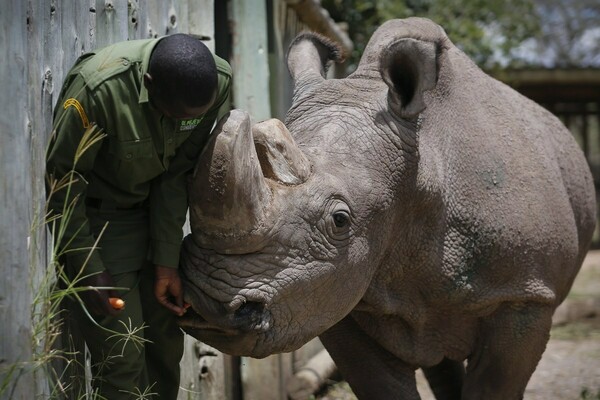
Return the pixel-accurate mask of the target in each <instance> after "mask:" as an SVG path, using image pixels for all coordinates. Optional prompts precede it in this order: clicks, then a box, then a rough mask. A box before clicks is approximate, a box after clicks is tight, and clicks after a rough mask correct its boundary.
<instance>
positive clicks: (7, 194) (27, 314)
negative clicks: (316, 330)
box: [0, 0, 320, 400]
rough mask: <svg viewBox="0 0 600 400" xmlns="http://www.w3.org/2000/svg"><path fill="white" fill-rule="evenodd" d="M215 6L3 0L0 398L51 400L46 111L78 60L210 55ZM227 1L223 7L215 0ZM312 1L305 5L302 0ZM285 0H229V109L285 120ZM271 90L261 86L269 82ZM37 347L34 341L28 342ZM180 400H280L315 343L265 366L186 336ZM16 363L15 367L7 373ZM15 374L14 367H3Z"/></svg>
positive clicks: (132, 0) (291, 29)
mask: <svg viewBox="0 0 600 400" xmlns="http://www.w3.org/2000/svg"><path fill="white" fill-rule="evenodd" d="M214 1H215V0H77V1H70V0H4V1H3V2H2V7H1V8H0V60H2V61H0V62H1V63H2V68H1V69H0V88H2V93H3V96H2V97H0V105H1V107H0V110H1V112H0V135H1V136H0V170H1V171H2V173H0V199H1V201H0V224H1V225H0V228H1V231H2V234H0V260H2V263H0V273H1V274H2V277H1V279H0V337H1V342H0V398H2V399H32V398H36V396H37V398H54V397H53V396H51V395H50V394H49V392H50V389H51V385H49V384H48V382H47V379H46V377H45V376H44V374H43V373H40V371H41V370H39V369H38V370H36V369H35V368H33V367H34V366H33V365H32V364H31V362H30V361H31V359H32V349H33V348H35V346H36V344H34V343H33V342H34V339H36V338H37V337H36V338H34V337H32V313H35V310H32V306H31V305H32V301H33V298H34V296H35V295H36V294H37V293H39V292H40V285H41V281H42V280H43V279H44V277H45V276H46V274H45V273H46V271H47V270H48V267H49V266H48V260H47V254H48V248H49V243H48V240H47V239H48V238H47V236H46V231H45V228H44V226H43V223H42V221H43V218H44V204H45V191H44V164H45V162H44V158H45V151H46V143H47V141H48V139H49V135H50V133H51V123H52V110H53V107H54V106H55V104H56V101H57V96H58V93H59V91H60V88H61V84H62V81H63V78H64V76H65V74H66V73H67V72H68V70H69V68H70V67H71V66H72V64H73V63H74V61H75V60H76V58H77V57H78V56H79V55H81V54H83V53H85V52H87V51H90V50H92V49H94V48H97V47H102V46H104V45H107V44H110V43H114V42H117V41H121V40H128V39H141V38H149V37H157V36H162V35H165V34H172V33H176V32H183V33H191V34H195V35H198V36H201V37H204V39H205V43H206V44H207V45H208V46H209V48H211V50H213V51H214V50H215V41H214V37H215V34H214V32H215V18H214ZM217 1H226V0H217ZM311 1H312V0H311ZM287 2H288V0H285V1H283V0H228V3H227V5H228V7H227V9H228V12H227V14H228V16H229V17H228V18H229V20H227V21H219V23H220V24H231V26H234V27H236V28H235V29H234V31H233V32H232V40H231V42H232V43H231V47H232V48H231V60H230V61H231V64H232V67H233V68H234V101H233V103H234V106H235V107H237V108H243V109H246V110H248V111H250V112H251V114H252V115H253V117H254V118H255V119H257V120H261V119H266V118H269V117H271V116H276V117H279V118H283V117H284V115H285V112H286V111H287V107H288V106H289V101H290V97H291V84H290V81H289V74H288V72H287V68H286V67H285V64H284V61H283V59H284V54H285V51H286V49H287V46H288V44H289V42H290V40H291V39H292V38H293V37H294V36H295V35H296V33H298V32H299V31H300V30H301V29H303V28H304V26H303V25H302V24H301V23H300V22H299V20H298V18H297V17H296V15H295V14H294V12H293V11H291V9H290V8H289V7H288V4H287ZM269 82H270V85H269ZM37 345H38V346H40V345H43V343H37ZM185 345H186V352H185V355H184V359H183V360H182V381H181V386H182V389H181V390H180V394H179V399H209V400H213V399H225V400H241V399H242V398H244V399H261V400H269V399H273V400H275V399H284V398H286V397H287V396H286V389H285V384H286V380H287V379H288V378H289V377H290V375H291V374H292V373H293V371H294V369H297V367H298V366H299V365H301V364H302V363H304V362H305V360H306V359H307V358H308V357H310V356H312V355H313V354H315V353H316V352H317V351H318V350H319V349H320V345H319V343H318V341H315V342H312V343H311V344H310V345H308V346H306V347H305V348H303V349H301V350H300V351H298V352H295V353H293V354H284V355H276V356H273V357H268V358H266V359H264V360H254V359H249V358H243V359H240V358H235V357H229V356H226V355H223V354H222V353H220V352H218V351H216V350H215V349H212V348H210V347H209V346H206V345H204V344H202V343H199V342H197V341H195V340H193V339H191V338H189V337H188V338H186V344H185ZM15 366H16V367H15ZM12 367H15V368H12Z"/></svg>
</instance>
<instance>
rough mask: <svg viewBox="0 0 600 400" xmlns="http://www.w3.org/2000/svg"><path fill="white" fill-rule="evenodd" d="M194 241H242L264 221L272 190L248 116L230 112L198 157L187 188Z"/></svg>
mask: <svg viewBox="0 0 600 400" xmlns="http://www.w3.org/2000/svg"><path fill="white" fill-rule="evenodd" d="M189 196H190V223H191V228H192V233H193V237H194V240H195V241H196V243H197V244H198V245H200V246H203V247H207V248H211V247H213V248H214V245H215V243H216V242H219V241H225V242H227V241H229V240H231V239H233V240H235V239H236V238H239V237H243V236H245V235H247V234H248V233H250V232H251V231H252V230H254V229H256V228H257V227H258V226H259V225H260V224H261V221H262V220H263V219H264V216H265V213H266V210H267V208H268V206H269V203H270V198H271V191H270V189H269V187H268V186H267V184H266V182H265V178H264V176H263V173H262V170H261V167H260V163H259V161H258V156H257V154H256V150H255V147H254V143H253V140H252V129H251V123H250V116H249V115H248V114H247V113H246V112H244V111H240V110H233V111H231V112H230V113H229V114H228V115H227V116H225V117H224V118H223V119H221V121H220V122H219V124H218V125H217V127H216V128H215V132H214V133H213V134H212V138H211V140H210V142H209V143H208V144H207V146H206V147H205V149H204V151H203V152H202V154H201V155H200V158H199V160H198V164H197V166H196V170H195V171H194V175H193V178H192V182H191V184H190V188H189Z"/></svg>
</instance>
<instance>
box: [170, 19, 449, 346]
mask: <svg viewBox="0 0 600 400" xmlns="http://www.w3.org/2000/svg"><path fill="white" fill-rule="evenodd" d="M429 28H430V29H431V33H430V34H432V35H438V36H439V34H440V33H441V30H440V28H439V27H438V26H437V25H434V24H431V26H430V27H429ZM413 33H414V32H411V29H410V26H404V27H403V29H402V30H401V31H400V32H396V33H395V36H394V38H395V39H394V40H393V41H392V43H391V44H390V38H389V37H388V36H389V34H386V33H385V32H380V35H379V37H374V38H373V39H372V40H371V44H370V45H369V48H367V50H366V52H365V55H364V57H363V61H362V62H361V64H360V66H359V68H358V69H357V71H356V72H355V73H354V74H353V75H352V76H350V77H349V78H347V79H341V80H326V79H325V78H324V75H325V68H326V65H327V62H328V60H330V59H335V58H336V57H338V53H337V49H336V48H335V46H333V45H332V44H331V43H329V42H328V41H327V40H324V39H323V38H320V37H318V36H315V35H311V34H305V35H301V36H299V37H298V38H297V39H296V40H295V42H294V43H293V44H292V46H291V48H290V51H289V54H288V67H289V70H290V72H291V74H292V77H293V79H294V83H295V92H294V101H293V106H292V108H291V110H290V111H289V113H288V116H287V121H286V124H285V125H284V124H283V123H281V122H280V121H278V120H269V121H265V122H261V123H258V124H256V125H254V126H252V125H251V123H250V117H249V116H248V115H247V114H246V113H245V112H243V111H238V110H234V111H232V112H231V113H230V114H229V115H228V116H227V117H226V118H224V119H223V120H222V121H221V123H220V125H219V126H218V127H217V128H216V132H215V133H214V134H213V139H212V141H211V142H210V143H209V144H208V146H207V148H206V149H205V151H204V152H203V154H202V156H201V159H200V161H199V163H198V167H197V169H196V171H195V174H194V177H193V182H192V184H191V187H190V221H191V228H192V234H191V235H190V236H189V237H188V238H186V240H185V244H184V251H183V262H182V265H183V266H182V272H183V274H184V281H185V288H186V299H187V301H188V302H189V303H191V304H192V306H193V307H192V308H193V310H194V312H193V313H191V312H190V313H188V315H187V316H186V317H185V318H183V319H182V320H181V321H180V323H181V326H182V327H183V328H184V329H185V330H186V331H187V332H188V333H190V334H191V335H193V336H195V337H197V338H199V339H200V340H202V341H203V342H206V343H209V344H211V345H213V346H215V347H217V348H219V349H221V350H223V351H225V352H227V353H230V354H240V355H250V356H254V357H262V356H266V355H268V354H271V353H273V352H282V351H290V350H294V349H296V348H298V347H299V346H301V345H302V344H304V343H305V342H307V341H308V340H310V339H311V338H313V337H315V336H317V335H319V334H320V333H322V332H323V331H324V330H326V329H327V328H329V327H331V326H332V325H333V324H335V323H336V322H338V321H339V320H340V319H342V318H343V317H344V316H345V315H347V314H348V313H349V312H350V311H351V310H352V309H353V308H354V307H355V306H356V305H357V304H358V303H359V302H360V300H361V298H363V296H364V295H365V292H366V291H367V289H368V288H369V286H370V284H371V281H372V279H373V276H374V275H375V274H376V273H377V272H378V270H379V269H380V267H381V265H382V263H383V262H384V260H385V259H386V258H388V257H390V253H389V252H390V251H393V250H392V249H393V247H394V246H395V245H396V244H397V243H398V242H399V241H401V240H403V237H402V234H399V233H398V232H397V230H396V229H395V227H397V226H398V225H399V224H406V223H407V221H402V218H400V217H399V216H398V214H397V212H396V211H395V210H396V209H397V207H398V204H399V202H404V203H405V205H406V206H407V207H408V206H409V204H408V203H421V206H422V205H423V204H424V203H423V202H422V201H423V199H420V198H419V196H420V194H419V192H418V190H415V184H416V183H415V182H414V180H415V179H416V172H417V171H416V168H415V167H416V165H417V163H416V162H415V160H416V158H418V152H417V151H416V136H415V130H416V126H417V124H418V119H417V117H418V115H419V113H420V112H421V111H422V110H423V109H424V108H425V104H424V100H423V96H424V92H425V91H426V90H427V89H428V88H431V87H433V86H434V85H435V83H436V57H437V51H438V49H437V48H438V46H440V43H435V42H432V41H424V40H415V39H413V38H404V36H406V37H410V36H413V35H412V34H413ZM421 34H422V33H421ZM442 45H443V43H442ZM288 128H289V131H288ZM407 180H408V181H409V182H407ZM400 192H404V193H405V194H406V195H408V196H406V197H403V196H400V195H399V193H400ZM413 240H414V239H413Z"/></svg>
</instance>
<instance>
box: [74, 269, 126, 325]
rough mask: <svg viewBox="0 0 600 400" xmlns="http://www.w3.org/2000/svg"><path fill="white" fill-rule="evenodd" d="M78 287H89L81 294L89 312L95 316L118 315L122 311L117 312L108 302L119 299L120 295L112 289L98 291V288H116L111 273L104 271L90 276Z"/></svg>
mask: <svg viewBox="0 0 600 400" xmlns="http://www.w3.org/2000/svg"><path fill="white" fill-rule="evenodd" d="M77 286H89V287H90V288H89V289H86V290H83V291H81V292H79V297H81V300H83V303H84V304H85V307H86V308H87V310H88V311H90V312H91V313H92V314H95V315H104V316H107V315H110V316H115V315H118V314H119V312H120V310H115V309H114V308H113V307H112V306H111V305H110V302H109V301H108V298H109V297H118V293H117V292H116V291H115V290H112V289H96V288H97V287H115V286H116V285H115V282H114V281H113V278H112V276H111V275H110V272H108V271H102V272H101V273H99V274H94V275H91V276H88V277H86V278H84V279H82V280H81V282H80V283H79V284H78V285H77Z"/></svg>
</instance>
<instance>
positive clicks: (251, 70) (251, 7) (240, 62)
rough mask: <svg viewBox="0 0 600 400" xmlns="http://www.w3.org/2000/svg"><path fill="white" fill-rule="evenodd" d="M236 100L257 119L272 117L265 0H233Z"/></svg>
mask: <svg viewBox="0 0 600 400" xmlns="http://www.w3.org/2000/svg"><path fill="white" fill-rule="evenodd" d="M231 10H232V15H231V23H232V32H231V34H232V42H233V56H232V59H231V62H230V63H231V67H232V68H233V73H234V80H233V103H234V107H235V108H241V109H243V110H246V111H248V113H249V114H250V115H251V116H252V117H253V118H254V119H256V120H257V121H261V120H264V119H268V118H270V117H271V101H270V98H269V61H268V41H267V8H266V4H265V1H264V0H232V1H231Z"/></svg>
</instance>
